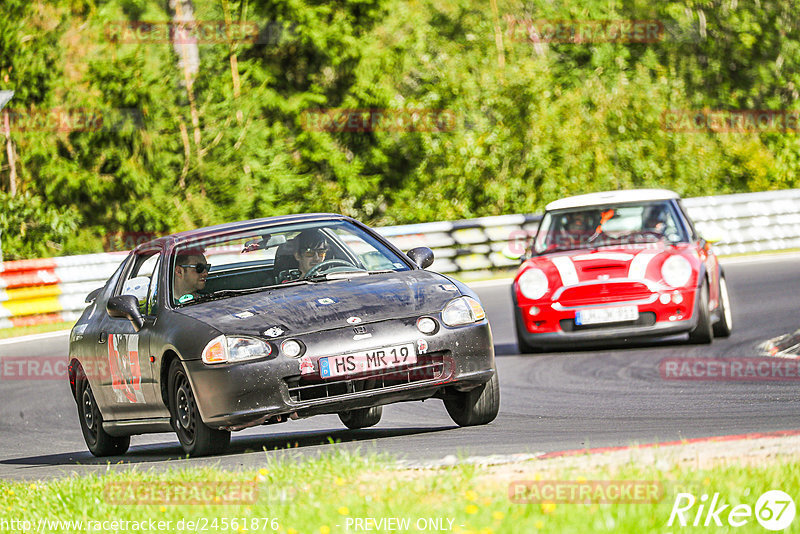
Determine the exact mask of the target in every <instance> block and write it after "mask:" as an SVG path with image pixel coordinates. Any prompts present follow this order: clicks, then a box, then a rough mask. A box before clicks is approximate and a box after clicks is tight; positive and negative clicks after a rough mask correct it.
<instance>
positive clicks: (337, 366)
mask: <svg viewBox="0 0 800 534" xmlns="http://www.w3.org/2000/svg"><path fill="white" fill-rule="evenodd" d="M414 363H417V354H416V352H415V351H414V344H413V343H407V344H405V345H393V346H391V347H381V348H379V349H369V350H362V351H359V352H351V353H350V354H342V355H340V356H328V357H326V358H320V359H319V373H320V376H321V377H322V378H333V377H336V376H344V375H355V374H360V373H368V372H371V371H379V370H381V369H391V368H392V367H400V366H403V365H409V364H414Z"/></svg>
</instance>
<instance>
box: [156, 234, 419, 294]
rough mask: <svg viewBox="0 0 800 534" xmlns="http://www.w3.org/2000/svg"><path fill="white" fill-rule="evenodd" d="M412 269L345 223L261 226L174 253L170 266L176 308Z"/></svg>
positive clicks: (384, 247)
mask: <svg viewBox="0 0 800 534" xmlns="http://www.w3.org/2000/svg"><path fill="white" fill-rule="evenodd" d="M409 268H410V267H409V266H408V265H407V264H406V263H405V262H404V261H403V259H401V258H400V257H399V256H398V255H397V254H395V253H394V252H393V251H392V250H391V249H390V248H389V247H387V246H386V245H385V244H384V243H382V242H381V241H380V240H379V239H376V238H375V237H374V236H372V235H371V234H369V233H367V232H366V231H364V230H362V229H361V228H359V227H358V226H356V225H354V224H352V223H350V222H348V221H322V222H319V221H318V222H314V223H301V224H290V225H289V224H287V225H283V226H265V227H264V228H262V229H256V230H250V231H248V232H245V233H240V234H236V235H232V236H231V235H228V236H224V237H214V238H205V239H203V240H199V241H195V242H191V243H187V244H185V245H181V246H179V247H176V248H175V250H174V252H173V254H172V258H171V262H170V287H171V292H172V303H173V305H175V306H185V305H191V304H195V303H198V302H202V301H205V300H209V299H217V298H226V297H230V296H233V295H239V294H244V293H249V292H255V291H259V290H261V289H265V288H272V289H281V288H288V287H292V286H296V285H299V284H310V283H320V282H325V281H328V280H332V279H337V278H342V277H351V276H369V275H371V274H377V273H385V272H387V271H404V270H408V269H409Z"/></svg>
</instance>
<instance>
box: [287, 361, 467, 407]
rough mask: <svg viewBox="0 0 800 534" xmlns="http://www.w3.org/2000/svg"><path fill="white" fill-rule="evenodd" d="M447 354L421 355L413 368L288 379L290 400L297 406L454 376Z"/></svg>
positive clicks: (394, 368)
mask: <svg viewBox="0 0 800 534" xmlns="http://www.w3.org/2000/svg"><path fill="white" fill-rule="evenodd" d="M445 354H446V351H445V352H432V353H430V354H420V355H419V356H418V358H417V363H415V364H413V365H411V366H405V367H393V368H391V369H383V370H381V371H375V372H371V373H368V374H362V375H358V376H352V377H347V378H343V377H339V378H332V379H323V378H320V377H319V376H317V375H315V376H313V377H308V376H304V377H292V378H288V379H286V385H287V386H288V388H289V398H291V399H292V401H294V402H306V401H311V400H316V399H327V398H331V397H338V396H342V395H349V394H353V393H359V392H362V391H372V390H376V389H382V388H388V387H392V386H399V385H403V384H413V383H415V382H424V381H427V380H438V379H440V378H442V377H443V376H444V375H445V372H446V371H450V372H452V370H451V369H447V370H446V369H445V362H446V361H450V358H447V357H445Z"/></svg>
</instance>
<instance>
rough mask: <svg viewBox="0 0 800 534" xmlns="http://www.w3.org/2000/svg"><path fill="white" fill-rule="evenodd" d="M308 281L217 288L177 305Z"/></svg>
mask: <svg viewBox="0 0 800 534" xmlns="http://www.w3.org/2000/svg"><path fill="white" fill-rule="evenodd" d="M310 283H311V282H309V281H308V280H293V281H291V282H286V283H285V284H273V285H269V286H261V287H250V288H246V289H218V290H217V291H214V292H213V293H206V294H203V295H200V296H199V297H197V298H194V299H192V300H188V301H186V302H183V303H180V304H179V306H186V305H188V304H197V303H198V302H208V301H211V300H218V299H224V298H227V297H236V296H239V295H248V294H250V293H259V292H261V291H267V290H269V289H276V288H280V287H291V286H299V285H306V284H310Z"/></svg>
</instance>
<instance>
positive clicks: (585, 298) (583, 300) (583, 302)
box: [558, 282, 653, 308]
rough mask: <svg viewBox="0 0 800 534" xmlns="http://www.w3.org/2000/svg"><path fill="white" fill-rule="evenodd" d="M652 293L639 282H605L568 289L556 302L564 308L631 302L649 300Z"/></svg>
mask: <svg viewBox="0 0 800 534" xmlns="http://www.w3.org/2000/svg"><path fill="white" fill-rule="evenodd" d="M652 295H653V292H652V291H650V289H649V288H648V287H647V286H646V285H645V284H642V283H641V282H607V283H600V284H584V285H578V286H573V287H568V288H566V289H564V291H563V292H562V293H561V295H559V297H558V302H559V304H561V305H562V306H564V307H565V308H569V307H572V306H587V305H591V304H604V303H608V302H632V301H637V300H645V299H648V298H650V297H651V296H652Z"/></svg>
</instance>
